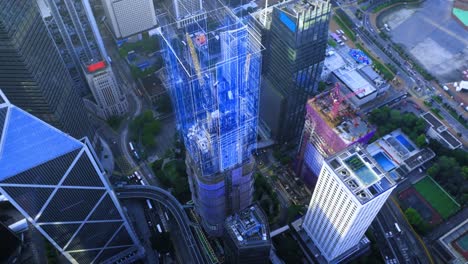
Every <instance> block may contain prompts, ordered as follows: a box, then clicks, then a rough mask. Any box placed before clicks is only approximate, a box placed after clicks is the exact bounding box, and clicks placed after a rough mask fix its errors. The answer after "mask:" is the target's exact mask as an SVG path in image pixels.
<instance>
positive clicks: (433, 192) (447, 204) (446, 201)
mask: <svg viewBox="0 0 468 264" xmlns="http://www.w3.org/2000/svg"><path fill="white" fill-rule="evenodd" d="M398 198H399V200H400V201H401V202H402V203H403V207H404V209H408V208H412V209H414V210H415V211H416V212H417V213H418V214H419V216H420V218H421V220H422V221H423V222H425V223H426V224H427V225H428V227H430V226H435V225H438V224H440V223H441V222H442V221H443V219H447V218H448V217H450V216H451V215H453V214H454V213H456V212H457V211H458V209H459V205H458V204H457V203H456V202H455V201H454V200H453V199H452V197H450V196H449V195H448V194H447V193H446V192H445V191H444V190H443V189H442V188H441V187H440V186H439V185H438V184H436V183H435V182H434V180H433V179H432V178H431V177H429V176H426V177H425V178H423V179H422V180H420V181H418V182H417V183H415V184H414V185H413V186H412V187H409V188H407V189H405V190H403V191H401V192H400V193H399V195H398Z"/></svg>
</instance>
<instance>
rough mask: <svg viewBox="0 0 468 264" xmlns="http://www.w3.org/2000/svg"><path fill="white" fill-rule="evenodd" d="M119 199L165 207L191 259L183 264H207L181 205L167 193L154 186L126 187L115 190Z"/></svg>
mask: <svg viewBox="0 0 468 264" xmlns="http://www.w3.org/2000/svg"><path fill="white" fill-rule="evenodd" d="M115 192H116V193H117V197H118V198H119V199H129V198H130V199H134V198H143V199H151V200H154V201H157V202H159V203H161V204H162V205H164V206H165V207H167V209H168V210H169V211H170V212H171V213H172V215H173V216H174V219H175V220H176V223H177V225H178V226H179V228H180V230H181V232H182V237H183V239H184V240H185V245H186V247H187V251H188V252H189V253H190V256H191V258H190V259H186V260H185V262H184V263H195V264H198V263H207V261H206V260H205V255H204V254H203V252H202V251H201V249H200V245H199V244H198V243H197V240H196V239H195V237H194V236H193V233H192V231H191V229H190V224H191V222H190V220H189V218H188V217H187V214H186V213H185V211H184V208H183V207H182V205H181V204H180V203H179V201H177V199H176V198H175V197H174V196H172V195H171V194H170V193H169V192H168V191H166V190H163V189H161V188H158V187H154V186H141V185H127V186H124V187H121V188H117V189H116V190H115Z"/></svg>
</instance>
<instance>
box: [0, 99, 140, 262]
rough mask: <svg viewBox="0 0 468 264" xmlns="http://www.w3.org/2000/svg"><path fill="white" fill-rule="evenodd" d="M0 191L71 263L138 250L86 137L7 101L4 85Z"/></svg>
mask: <svg viewBox="0 0 468 264" xmlns="http://www.w3.org/2000/svg"><path fill="white" fill-rule="evenodd" d="M0 192H1V193H2V194H3V195H5V196H6V197H7V198H8V201H9V202H10V203H11V204H13V205H14V206H15V208H16V209H17V210H18V211H20V212H21V213H22V214H23V215H24V217H25V218H26V219H27V220H28V221H29V222H30V223H31V224H32V225H33V226H34V227H35V228H36V229H37V230H38V231H39V232H40V233H41V234H42V235H43V236H44V237H45V238H46V239H47V240H48V241H49V242H50V243H51V244H52V245H53V246H55V247H56V248H57V250H58V251H59V252H60V253H62V254H63V255H64V256H65V257H66V258H67V259H68V260H69V261H70V262H71V263H132V262H133V261H134V260H135V258H136V256H138V255H140V254H141V253H143V252H142V251H141V249H140V247H139V246H138V244H139V242H138V239H137V237H136V235H135V233H134V231H133V229H132V228H131V226H130V224H129V222H128V220H127V218H126V216H125V214H124V211H123V210H122V207H121V206H120V204H119V202H118V200H117V197H116V195H115V193H114V192H113V190H112V189H111V187H110V183H109V182H108V180H107V177H106V175H105V172H104V169H103V168H102V166H101V164H100V162H99V160H98V159H97V156H96V153H95V152H94V150H93V148H92V147H91V145H90V143H89V141H88V139H87V138H83V139H81V140H77V139H74V138H72V137H70V136H69V135H67V134H65V133H64V132H62V131H60V130H58V129H56V128H54V127H52V126H51V125H48V124H47V123H45V122H43V121H41V120H40V119H38V118H36V117H34V116H32V115H31V114H29V113H27V112H25V111H24V110H22V109H20V108H18V107H16V106H14V105H12V104H11V103H10V102H9V101H8V99H7V98H6V97H5V96H4V95H3V93H2V91H1V90H0ZM132 256H133V257H132ZM119 261H120V262H119Z"/></svg>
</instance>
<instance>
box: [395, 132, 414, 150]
mask: <svg viewBox="0 0 468 264" xmlns="http://www.w3.org/2000/svg"><path fill="white" fill-rule="evenodd" d="M395 138H396V140H398V141H399V142H400V143H401V144H402V145H403V146H404V147H405V148H406V149H407V150H408V151H409V152H411V151H413V150H415V148H414V147H413V145H411V143H409V141H408V140H406V138H405V137H404V136H403V135H398V136H396V137H395Z"/></svg>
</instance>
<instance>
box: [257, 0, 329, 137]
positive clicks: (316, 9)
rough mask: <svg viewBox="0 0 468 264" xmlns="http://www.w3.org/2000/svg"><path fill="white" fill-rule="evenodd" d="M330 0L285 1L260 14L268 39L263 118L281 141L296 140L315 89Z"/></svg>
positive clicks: (321, 63) (260, 21)
mask: <svg viewBox="0 0 468 264" xmlns="http://www.w3.org/2000/svg"><path fill="white" fill-rule="evenodd" d="M330 11H331V7H330V2H329V1H321V0H305V1H302V0H301V1H297V0H293V1H285V2H282V3H278V4H276V5H273V6H271V7H268V8H266V9H264V10H262V11H260V12H258V13H257V14H255V18H256V20H257V21H258V22H259V24H260V25H262V27H263V38H264V43H265V47H266V50H265V54H264V55H265V63H264V65H263V66H264V68H263V74H264V79H263V80H264V81H263V82H262V88H261V93H260V94H261V104H260V107H261V108H260V117H261V119H262V122H264V124H265V125H266V127H267V128H268V131H269V132H270V134H271V136H272V138H273V139H275V140H276V141H277V142H278V143H296V142H297V141H298V140H299V137H300V134H301V131H302V126H303V124H304V115H305V104H306V101H307V99H308V98H309V97H310V96H312V95H313V94H314V93H315V92H316V90H317V87H318V86H317V85H318V81H319V78H320V74H321V72H322V65H323V60H324V59H325V50H326V47H327V40H328V25H329V20H330Z"/></svg>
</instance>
